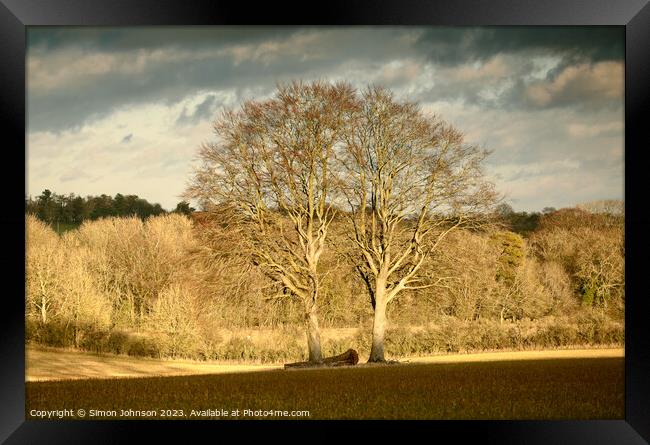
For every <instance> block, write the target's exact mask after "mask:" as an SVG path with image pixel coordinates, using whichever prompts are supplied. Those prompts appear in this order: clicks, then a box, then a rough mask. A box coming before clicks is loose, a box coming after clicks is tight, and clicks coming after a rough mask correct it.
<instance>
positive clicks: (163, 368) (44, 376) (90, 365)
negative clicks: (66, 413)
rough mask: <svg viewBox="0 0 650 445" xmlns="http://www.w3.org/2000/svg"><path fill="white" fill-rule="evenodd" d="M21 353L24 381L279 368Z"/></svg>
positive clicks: (60, 352)
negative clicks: (24, 360) (23, 364)
mask: <svg viewBox="0 0 650 445" xmlns="http://www.w3.org/2000/svg"><path fill="white" fill-rule="evenodd" d="M25 352H26V354H25V359H26V376H25V379H26V380H27V381H28V382H31V381H47V380H69V379H89V378H112V377H117V378H120V377H152V376H170V375H189V374H222V373H232V372H250V371H265V370H269V369H278V368H281V366H279V365H243V364H236V365H235V364H218V363H206V362H197V361H191V360H156V359H147V358H132V357H126V356H118V355H100V354H92V353H87V352H77V351H69V350H61V349H55V348H43V347H28V348H26V351H25Z"/></svg>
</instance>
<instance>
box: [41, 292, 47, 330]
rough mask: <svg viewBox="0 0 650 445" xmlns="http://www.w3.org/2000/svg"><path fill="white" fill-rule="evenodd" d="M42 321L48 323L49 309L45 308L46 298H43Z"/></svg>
mask: <svg viewBox="0 0 650 445" xmlns="http://www.w3.org/2000/svg"><path fill="white" fill-rule="evenodd" d="M41 321H42V322H43V324H45V323H47V310H46V309H45V298H43V299H42V300H41Z"/></svg>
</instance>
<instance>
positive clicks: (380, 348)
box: [368, 289, 386, 363]
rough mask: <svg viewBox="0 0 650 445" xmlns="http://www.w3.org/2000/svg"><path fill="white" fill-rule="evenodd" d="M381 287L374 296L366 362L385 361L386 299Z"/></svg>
mask: <svg viewBox="0 0 650 445" xmlns="http://www.w3.org/2000/svg"><path fill="white" fill-rule="evenodd" d="M384 294H385V291H384V290H383V289H382V290H381V291H380V292H377V293H376V296H375V316H374V320H373V324H372V347H371V349H370V357H369V358H368V363H371V362H385V361H386V359H385V358H384V333H385V332H386V300H385V298H384Z"/></svg>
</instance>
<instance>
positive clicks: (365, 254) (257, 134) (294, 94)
mask: <svg viewBox="0 0 650 445" xmlns="http://www.w3.org/2000/svg"><path fill="white" fill-rule="evenodd" d="M214 130H215V133H216V136H217V140H216V141H215V142H213V143H207V144H204V145H203V146H201V148H200V151H199V159H200V161H201V165H200V166H199V167H198V168H197V170H196V172H195V175H194V178H193V181H192V183H191V184H190V186H189V187H188V190H187V197H190V198H194V199H198V200H200V201H202V202H204V203H209V204H210V205H219V206H223V205H227V206H231V207H232V208H236V209H237V210H238V211H239V215H240V217H241V222H242V224H248V225H249V227H250V229H249V230H248V232H249V234H250V245H251V248H252V250H253V252H254V254H255V256H256V258H258V259H259V262H260V264H261V265H263V266H264V267H265V268H266V270H268V273H269V274H271V275H272V276H273V277H274V278H276V279H277V280H278V281H279V282H281V283H283V285H284V286H286V288H287V289H288V290H289V291H290V292H291V293H292V294H293V295H295V296H297V297H299V298H300V299H302V300H303V301H304V302H305V312H306V319H307V321H308V323H307V326H308V339H309V347H310V360H320V359H321V356H320V339H319V335H318V322H317V316H316V306H317V302H318V289H319V279H320V271H319V269H318V261H319V258H320V256H321V254H322V252H323V249H324V248H325V247H326V240H327V231H328V228H329V225H330V223H331V221H332V219H333V217H334V213H335V208H338V209H341V210H340V213H341V214H343V215H345V216H347V218H348V221H349V223H350V234H351V236H350V242H351V245H352V246H353V249H352V252H354V253H353V254H352V256H353V257H354V258H356V259H357V270H358V272H359V274H360V276H361V277H362V278H363V280H364V282H365V283H366V284H367V289H368V293H369V296H370V299H371V302H372V304H373V308H374V310H375V320H374V323H375V328H374V330H373V351H372V353H371V358H370V359H371V360H372V361H381V360H384V354H383V335H384V329H385V326H384V325H385V311H386V305H387V304H388V303H389V302H390V301H391V300H393V299H394V298H395V297H396V296H397V295H398V294H399V292H401V291H402V290H405V289H417V288H421V287H425V286H431V285H433V284H432V283H431V282H427V280H426V279H424V278H423V277H422V276H421V275H420V274H419V272H420V268H421V266H422V264H423V262H424V261H425V260H427V259H429V258H432V255H433V253H434V252H435V249H436V248H437V247H438V245H439V243H440V241H441V240H442V239H443V238H444V237H445V236H446V234H447V233H449V232H450V231H451V230H453V229H455V228H457V227H460V226H468V225H472V224H476V223H477V222H478V221H480V220H481V217H482V215H485V214H486V211H487V210H489V209H491V206H492V205H493V204H494V203H495V202H496V200H497V194H496V192H495V191H494V188H493V186H492V184H491V183H489V182H488V181H486V179H485V176H484V174H483V171H482V163H483V161H484V159H485V157H486V156H487V155H488V153H487V152H485V151H483V150H480V149H478V148H477V147H476V146H473V145H469V144H466V143H465V142H464V140H463V135H462V133H460V132H459V131H458V130H456V129H455V128H454V127H452V126H451V125H449V124H447V123H445V122H444V121H442V120H441V119H439V118H438V117H437V116H429V115H427V114H425V113H424V112H423V111H422V110H421V109H420V107H419V106H418V105H417V104H415V103H411V102H404V101H399V100H397V99H396V98H395V97H394V96H393V94H392V93H391V92H390V91H389V90H386V89H383V88H380V87H370V88H368V89H367V90H365V91H363V92H362V93H357V92H356V91H354V90H353V88H352V87H351V86H350V85H348V84H344V83H339V84H328V83H324V82H314V83H307V84H306V83H301V82H294V83H292V84H290V85H285V86H280V87H279V88H278V91H277V92H276V94H275V96H274V97H272V98H271V99H268V100H264V101H248V102H245V103H244V104H243V105H242V106H241V108H240V109H238V110H229V111H226V112H224V113H223V114H222V115H221V116H220V118H219V119H218V120H217V121H216V122H215V124H214ZM343 209H344V210H343Z"/></svg>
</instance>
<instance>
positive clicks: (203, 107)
mask: <svg viewBox="0 0 650 445" xmlns="http://www.w3.org/2000/svg"><path fill="white" fill-rule="evenodd" d="M216 99H217V97H216V96H215V95H214V94H210V95H208V96H207V97H206V98H205V100H204V101H203V102H201V103H200V104H199V105H198V106H197V107H196V109H195V110H194V112H193V113H191V114H188V112H187V107H185V108H183V112H182V113H181V115H180V116H178V119H176V124H177V125H186V124H196V123H198V122H199V121H201V120H202V119H208V118H210V117H212V115H213V114H214V112H215V110H216V107H217V104H216Z"/></svg>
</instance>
